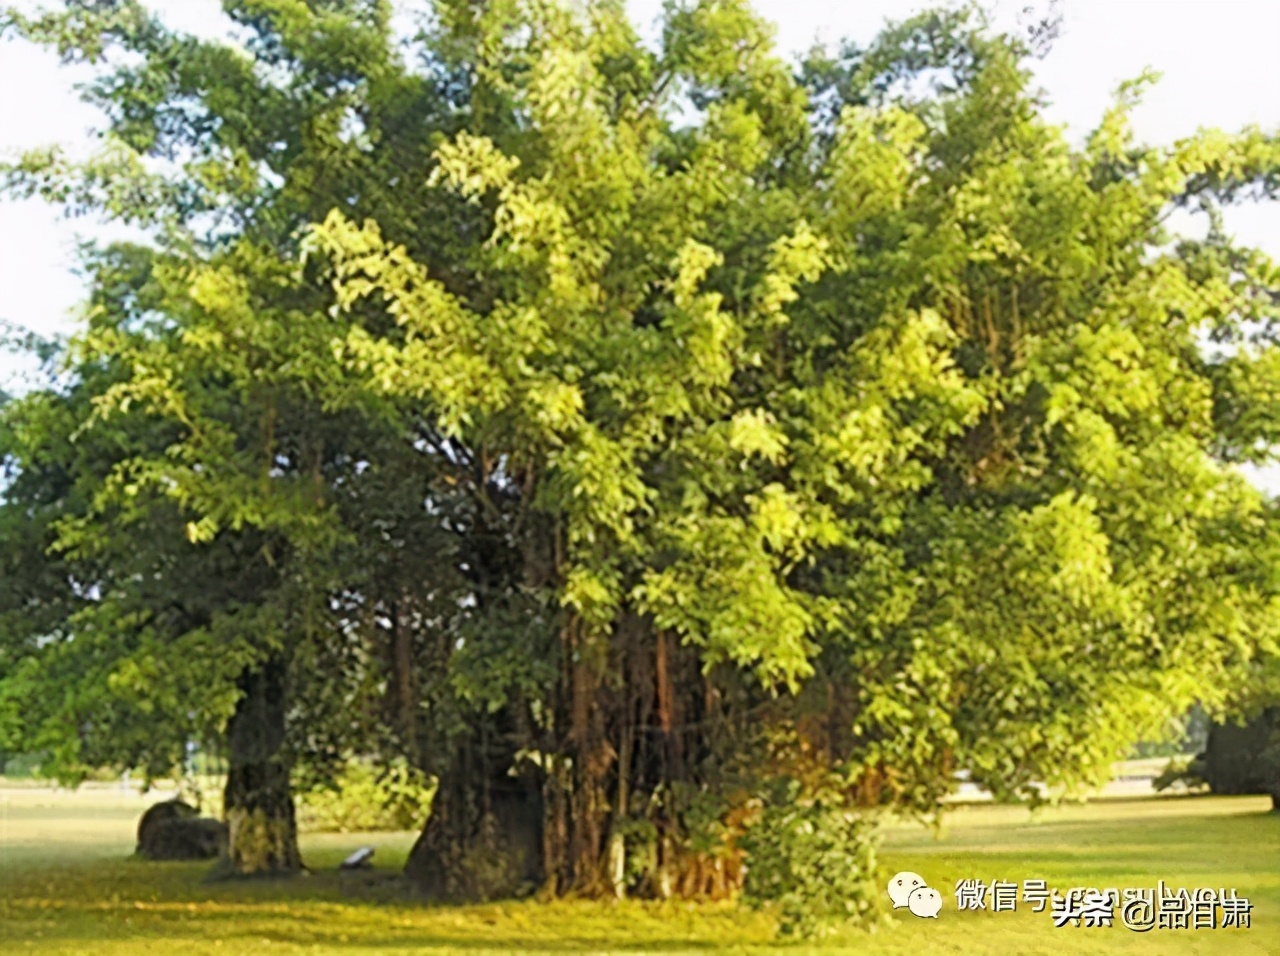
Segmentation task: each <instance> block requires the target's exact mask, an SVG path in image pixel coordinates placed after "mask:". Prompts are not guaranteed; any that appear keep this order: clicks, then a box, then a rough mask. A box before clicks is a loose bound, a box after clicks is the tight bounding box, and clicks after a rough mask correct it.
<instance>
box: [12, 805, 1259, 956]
mask: <svg viewBox="0 0 1280 956" xmlns="http://www.w3.org/2000/svg"><path fill="white" fill-rule="evenodd" d="M142 806H143V804H142V803H141V802H140V801H139V800H138V798H137V797H136V796H134V795H131V794H126V793H122V792H119V791H86V792H81V793H76V794H67V793H58V794H54V793H49V792H41V791H36V790H24V791H12V790H11V791H0V951H2V952H4V953H9V952H14V953H38V954H73V953H74V954H77V956H89V954H94V956H96V954H105V956H122V954H131V956H132V954H155V956H203V954H213V953H217V954H236V956H239V954H258V953H263V954H297V953H334V954H352V956H356V954H379V956H399V954H405V956H408V954H423V953H427V954H441V953H459V954H462V953H466V954H476V953H501V954H504V956H515V954H520V953H554V952H591V953H615V952H627V953H637V952H649V953H676V952H686V953H705V952H725V953H755V952H775V951H785V950H788V949H789V950H791V951H793V952H803V953H810V952H819V951H821V952H827V953H836V952H849V953H860V954H867V956H934V954H939V956H948V954H981V956H997V954H999V956H1020V954H1026V956H1050V954H1052V956H1076V954H1086V953H1089V954H1092V953H1122V954H1152V956H1155V954H1159V956H1181V954H1196V956H1275V954H1277V953H1280V816H1277V815H1275V814H1271V813H1269V812H1267V810H1268V808H1269V801H1268V800H1267V799H1266V798H1259V797H1241V798H1196V799H1186V798H1182V799H1165V800H1143V801H1104V802H1097V803H1094V804H1090V805H1087V806H1076V807H1064V808H1060V809H1055V810H1046V811H1043V812H1041V813H1039V814H1038V815H1036V816H1034V817H1033V816H1032V815H1031V814H1029V813H1028V812H1027V811H1026V810H1023V809H1019V808H1009V807H993V806H982V807H963V808H959V809H957V810H955V811H954V812H953V813H952V814H951V815H950V816H949V818H948V821H947V823H946V826H945V827H944V829H943V831H942V834H941V835H940V836H935V835H934V834H933V833H931V832H929V831H925V830H923V829H921V828H919V827H915V826H910V825H906V824H903V825H898V826H895V827H892V828H890V830H889V831H888V832H887V834H886V841H885V848H884V852H883V854H882V856H883V860H884V864H885V866H886V868H887V869H888V870H889V871H890V872H892V871H893V870H897V869H909V870H914V871H915V872H918V873H920V874H921V875H923V876H924V877H925V878H926V879H927V880H928V881H929V882H930V884H931V885H933V886H935V887H937V888H939V889H941V890H942V893H943V899H944V908H943V911H942V914H941V916H940V918H939V919H937V920H919V919H915V918H914V917H911V916H909V915H907V916H905V917H903V918H900V919H898V920H897V921H896V922H895V924H894V925H892V926H889V927H887V928H884V929H881V930H880V931H878V932H877V933H875V934H867V933H862V932H853V933H846V934H844V935H842V936H841V937H839V938H837V939H835V940H831V941H827V942H826V943H824V944H823V945H822V946H821V947H819V946H816V945H813V944H803V943H801V944H794V943H793V944H786V943H779V942H776V941H774V940H773V938H772V937H773V924H772V922H771V920H770V919H769V917H768V916H767V915H762V914H755V913H751V912H747V911H744V910H742V909H738V908H735V907H732V906H727V905H724V906H690V905H684V904H667V905H657V904H641V903H625V904H619V905H615V904H607V903H606V904H597V903H569V902H561V903H555V904H550V905H547V904H539V903H533V902H523V903H508V904H494V905H489V906H472V907H433V906H427V905H424V904H423V903H421V902H420V901H419V900H417V899H416V898H415V897H414V895H413V893H412V890H411V889H409V888H407V887H406V886H404V885H403V884H402V883H401V881H400V880H399V879H398V878H397V876H396V873H397V871H398V870H399V867H400V866H401V865H402V864H403V861H404V858H405V856H406V855H407V853H408V851H409V848H410V846H411V845H412V841H413V838H414V834H412V833H386V834H371V835H369V834H367V835H339V834H316V835H309V836H307V837H305V838H304V854H305V856H306V858H307V862H308V864H309V865H310V866H311V868H312V869H313V871H314V872H313V874H312V875H310V876H306V877H301V878H298V879H295V880H288V881H252V882H247V883H210V882H207V881H206V879H205V876H206V873H207V872H208V866H207V865H206V864H183V863H145V862H141V861H137V860H132V859H129V858H128V857H129V854H130V853H131V852H132V850H133V834H134V827H135V825H136V822H137V817H138V814H139V813H140V812H141V808H142ZM361 845H371V846H375V847H376V848H377V853H376V856H375V863H376V864H377V869H375V870H374V871H372V872H369V873H360V874H347V873H342V874H340V873H338V872H336V871H335V868H336V866H337V864H338V862H339V861H340V860H341V859H342V858H343V857H344V856H345V855H346V854H347V853H349V852H350V851H351V850H352V849H354V848H355V847H357V846H361ZM1037 877H1039V878H1043V879H1045V880H1047V881H1048V883H1049V885H1050V886H1053V887H1058V888H1060V889H1066V888H1069V887H1072V886H1079V885H1083V886H1098V887H1107V886H1115V887H1126V886H1154V885H1155V884H1156V881H1157V880H1161V879H1163V880H1165V881H1166V882H1169V883H1171V884H1173V885H1175V886H1179V885H1183V886H1187V887H1188V888H1195V887H1200V886H1212V887H1215V888H1216V887H1219V886H1224V887H1235V888H1236V889H1237V891H1238V892H1239V893H1240V894H1241V895H1244V896H1248V897H1250V898H1251V899H1252V900H1253V902H1254V904H1255V910H1254V912H1253V914H1252V922H1253V927H1252V929H1250V930H1245V931H1239V930H1215V931H1208V930H1201V931H1197V932H1190V931H1185V932H1175V931H1159V930H1156V931H1152V932H1150V933H1147V934H1136V933H1132V932H1130V931H1128V930H1125V929H1123V928H1115V929H1111V930H1095V929H1083V928H1064V929H1054V928H1053V924H1052V922H1051V921H1050V920H1049V918H1048V916H1047V915H1045V914H1043V913H1041V914H1033V913H1031V912H1028V911H1026V908H1025V907H1023V908H1022V911H1020V912H1018V913H1014V914H1007V913H1000V914H994V913H969V912H957V911H956V910H955V907H954V896H953V889H954V886H955V881H956V880H957V879H961V878H976V879H982V880H984V881H990V880H992V879H1008V880H1013V881H1021V880H1023V879H1027V878H1037Z"/></svg>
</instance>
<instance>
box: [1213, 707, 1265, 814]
mask: <svg viewBox="0 0 1280 956" xmlns="http://www.w3.org/2000/svg"><path fill="white" fill-rule="evenodd" d="M1278 752H1280V707H1271V708H1268V709H1267V710H1265V711H1263V712H1262V713H1261V714H1259V715H1258V716H1257V717H1255V718H1253V720H1251V721H1249V722H1248V723H1247V724H1245V725H1244V726H1239V725H1236V724H1214V725H1213V726H1212V727H1211V728H1210V729H1209V739H1208V741H1207V742H1206V743H1205V750H1204V754H1203V761H1204V777H1205V780H1206V781H1207V782H1208V784H1209V787H1210V788H1211V789H1212V790H1213V792H1214V793H1220V794H1242V793H1267V794H1275V793H1276V790H1277V786H1278V777H1280V767H1277V766H1276V764H1277V763H1280V761H1278V760H1277V759H1276V758H1277V756H1278V755H1280V753H1278Z"/></svg>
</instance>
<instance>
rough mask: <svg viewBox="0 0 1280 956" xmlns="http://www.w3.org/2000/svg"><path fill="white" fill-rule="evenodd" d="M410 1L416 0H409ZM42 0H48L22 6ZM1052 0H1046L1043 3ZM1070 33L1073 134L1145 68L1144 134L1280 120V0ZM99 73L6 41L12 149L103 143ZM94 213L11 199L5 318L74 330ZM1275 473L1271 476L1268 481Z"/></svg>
mask: <svg viewBox="0 0 1280 956" xmlns="http://www.w3.org/2000/svg"><path fill="white" fill-rule="evenodd" d="M149 2H150V5H151V6H153V7H154V8H156V9H157V10H159V11H160V12H161V14H162V15H163V16H164V17H165V19H166V20H167V21H168V22H169V23H170V24H172V25H174V26H176V27H180V28H182V29H187V30H190V31H192V32H195V33H199V34H202V35H210V34H213V35H217V34H219V33H220V32H221V29H222V22H223V21H222V20H221V14H220V12H219V5H218V3H217V0H149ZM400 2H401V5H403V6H410V5H411V4H410V3H409V2H408V0H400ZM1030 2H1032V0H996V3H995V4H994V13H995V20H996V23H997V24H998V25H1000V26H1004V27H1013V26H1014V25H1015V24H1016V22H1017V15H1018V11H1019V10H1020V9H1021V8H1022V7H1023V6H1025V5H1027V4H1028V3H1030ZM18 5H19V6H20V7H22V8H31V7H33V6H35V5H37V4H36V2H35V0H27V2H22V0H20V2H19V4H18ZM628 5H629V7H630V8H631V11H632V16H633V17H634V19H635V20H636V22H637V23H639V24H640V25H641V26H646V25H649V24H652V23H653V22H654V20H655V19H656V17H657V16H658V14H659V12H660V10H661V7H662V2H661V0H628ZM931 5H933V4H929V3H923V2H917V0H756V9H757V10H759V11H760V12H761V13H762V14H763V15H764V16H765V17H767V18H768V19H769V20H771V21H773V22H774V23H775V24H777V25H778V43H779V47H780V48H781V49H782V50H783V51H785V52H786V53H788V54H795V53H798V52H801V51H803V50H804V49H807V48H808V47H809V46H811V45H812V43H813V42H814V41H815V40H818V39H821V40H824V41H830V42H831V43H833V44H834V43H835V41H837V40H839V39H840V38H842V37H851V38H853V39H854V40H856V41H859V42H862V43H866V42H868V41H869V40H870V39H871V38H872V37H874V36H875V34H876V32H877V31H878V29H879V27H880V26H881V25H882V24H883V23H884V21H885V20H886V19H895V20H896V19H902V18H903V17H906V16H909V15H911V14H912V13H915V12H917V11H918V10H920V9H922V8H925V7H927V6H931ZM1036 6H1038V7H1044V6H1045V2H1044V0H1040V2H1038V3H1036ZM1062 10H1063V13H1064V22H1063V31H1062V35H1061V36H1060V37H1059V39H1058V40H1057V42H1056V43H1055V44H1054V47H1053V50H1052V51H1051V52H1050V54H1049V55H1048V57H1047V58H1046V59H1044V60H1041V61H1037V63H1036V64H1035V69H1036V77H1037V80H1038V81H1039V82H1040V84H1041V85H1042V86H1043V87H1044V88H1045V89H1046V90H1047V91H1048V94H1049V97H1050V99H1051V101H1052V105H1051V107H1050V111H1049V115H1050V117H1051V119H1053V120H1054V121H1056V122H1060V123H1064V124H1066V125H1067V128H1068V132H1069V133H1070V135H1071V136H1072V137H1073V138H1077V139H1078V138H1079V137H1080V136H1082V135H1083V134H1085V133H1086V132H1087V131H1088V130H1089V129H1090V128H1091V127H1092V126H1093V125H1094V124H1095V123H1096V122H1097V120H1098V119H1099V118H1100V117H1101V115H1102V112H1103V110H1105V109H1106V107H1107V105H1108V103H1109V102H1110V97H1111V92H1112V91H1113V90H1114V89H1115V87H1116V85H1117V84H1118V83H1120V82H1121V81H1122V80H1125V79H1130V78H1132V77H1134V76H1137V75H1138V74H1139V73H1140V72H1141V71H1142V70H1143V68H1145V67H1148V66H1150V67H1154V68H1155V69H1157V70H1159V71H1161V72H1162V73H1163V75H1164V76H1163V80H1162V82H1161V83H1160V84H1159V85H1158V86H1157V87H1156V88H1155V89H1154V90H1152V91H1150V92H1149V93H1148V95H1147V97H1146V100H1145V101H1144V103H1143V105H1142V106H1141V107H1140V108H1139V109H1138V111H1137V112H1136V113H1135V116H1134V122H1135V126H1136V128H1137V133H1138V136H1139V138H1140V139H1143V140H1146V141H1147V142H1150V143H1168V142H1172V141H1173V140H1175V139H1178V138H1180V137H1183V136H1186V135H1188V134H1191V133H1193V132H1195V131H1196V129H1198V128H1201V127H1219V128H1222V129H1227V130H1235V129H1238V128H1240V127H1242V126H1245V125H1248V124H1258V125H1261V126H1263V127H1264V128H1271V129H1274V128H1276V127H1277V126H1280V67H1278V66H1277V62H1278V61H1277V57H1276V52H1277V48H1278V45H1280V0H1159V2H1157V0H1063V4H1062ZM86 76H87V74H86V73H85V72H82V71H79V70H70V69H67V68H65V67H60V66H59V64H58V62H57V59H56V57H54V56H53V55H51V54H46V53H44V52H43V51H40V50H37V49H34V48H31V47H29V46H27V45H25V44H20V43H15V42H0V153H6V154H12V153H13V152H16V151H20V150H24V149H29V148H32V147H37V146H46V145H52V144H55V143H56V144H62V145H64V146H66V147H68V148H69V149H71V150H72V151H73V153H75V154H84V153H85V152H87V151H88V150H90V149H91V148H92V145H93V141H92V137H91V135H90V130H91V129H92V128H93V127H94V126H95V125H98V117H97V116H96V114H95V112H94V111H93V110H91V109H90V108H88V107H87V106H85V105H84V104H82V103H80V102H79V100H78V99H77V98H76V95H75V93H74V91H73V89H72V85H73V83H74V82H75V81H76V80H78V79H84V78H85V77H86ZM1227 226H1228V228H1229V229H1230V230H1231V231H1232V232H1234V233H1235V234H1236V235H1237V236H1238V237H1239V238H1240V239H1242V240H1247V241H1248V242H1250V243H1251V244H1254V245H1257V246H1260V247H1261V248H1263V249H1265V250H1266V251H1267V252H1269V253H1270V254H1271V255H1272V256H1273V257H1275V258H1278V259H1280V211H1278V210H1277V208H1276V205H1275V204H1274V203H1273V204H1268V205H1265V206H1253V207H1238V208H1234V209H1232V210H1230V211H1229V213H1228V219H1227ZM107 235H109V233H107V232H105V231H104V230H103V229H102V227H101V226H100V225H97V224H95V223H93V222H91V221H85V220H80V221H68V220H65V219H62V218H60V216H59V214H58V213H56V212H54V211H53V210H52V209H50V208H48V207H46V206H44V205H43V204H42V203H40V202H38V201H30V202H7V201H0V318H4V319H8V320H11V321H14V322H18V323H20V324H22V325H25V326H28V327H30V328H34V329H36V330H38V331H41V332H45V333H50V332H68V331H71V330H73V329H74V314H75V307H76V304H77V303H78V302H79V301H80V299H81V297H82V295H83V286H82V285H81V283H80V281H79V280H78V279H77V278H76V277H75V276H74V275H73V274H72V273H71V267H72V263H73V260H74V251H75V244H76V240H77V237H88V236H94V237H105V236H107ZM16 368H17V367H16V366H15V365H14V363H13V362H12V361H11V360H9V359H8V358H7V357H5V356H0V387H4V386H5V385H6V383H7V384H9V385H10V386H13V385H19V384H20V383H19V382H18V381H17V380H16V378H15V377H16V375H17V371H16ZM1268 484H1271V482H1268Z"/></svg>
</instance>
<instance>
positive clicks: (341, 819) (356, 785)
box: [298, 760, 435, 833]
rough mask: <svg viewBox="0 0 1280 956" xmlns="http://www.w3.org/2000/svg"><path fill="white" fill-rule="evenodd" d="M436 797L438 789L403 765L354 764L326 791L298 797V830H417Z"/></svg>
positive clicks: (316, 789) (307, 792) (315, 789)
mask: <svg viewBox="0 0 1280 956" xmlns="http://www.w3.org/2000/svg"><path fill="white" fill-rule="evenodd" d="M434 793H435V786H434V784H432V783H430V782H429V781H428V780H427V779H426V778H425V777H424V776H423V774H422V773H421V772H419V771H416V770H414V769H413V768H412V767H410V766H408V764H407V763H405V762H404V761H403V760H401V761H398V762H396V763H393V764H391V765H389V766H378V765H376V764H374V763H372V762H370V761H367V760H352V761H349V762H348V763H347V764H346V766H345V767H344V768H343V770H342V772H341V773H339V774H338V776H337V778H336V779H335V780H333V781H332V783H330V784H329V785H328V786H316V787H313V788H312V789H310V790H304V791H303V792H301V793H300V794H299V805H298V826H299V827H300V828H301V829H302V830H304V831H310V832H313V833H365V832H370V831H374V830H417V829H421V828H422V825H423V823H424V822H425V821H426V819H427V816H428V814H429V813H430V812H431V798H432V796H433V795H434Z"/></svg>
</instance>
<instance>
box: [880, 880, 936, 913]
mask: <svg viewBox="0 0 1280 956" xmlns="http://www.w3.org/2000/svg"><path fill="white" fill-rule="evenodd" d="M889 899H890V900H891V901H892V902H893V908H894V909H895V910H898V909H902V908H903V907H906V908H907V909H908V910H910V911H911V913H912V914H913V915H915V916H919V917H922V918H924V919H937V918H938V911H939V910H941V909H942V894H941V893H939V892H938V891H937V890H935V889H930V887H929V885H928V884H927V883H925V881H924V877H922V876H921V875H920V874H919V873H910V872H902V873H899V874H898V875H897V876H895V877H894V878H893V879H891V880H890V881H889Z"/></svg>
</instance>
